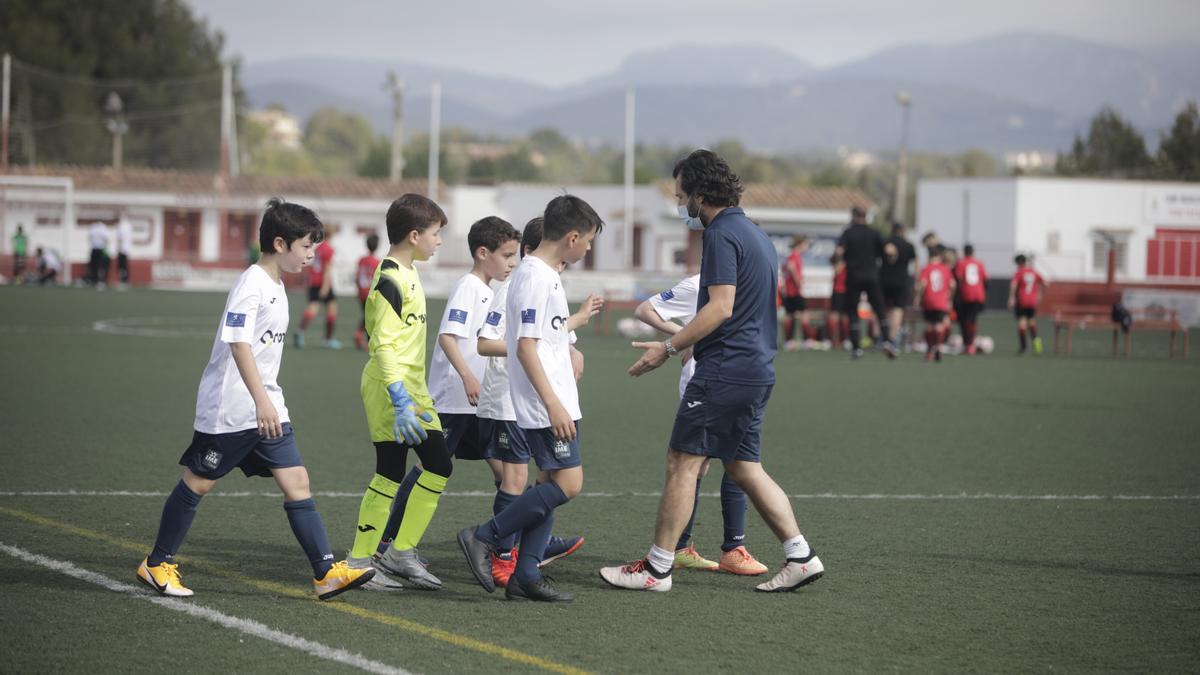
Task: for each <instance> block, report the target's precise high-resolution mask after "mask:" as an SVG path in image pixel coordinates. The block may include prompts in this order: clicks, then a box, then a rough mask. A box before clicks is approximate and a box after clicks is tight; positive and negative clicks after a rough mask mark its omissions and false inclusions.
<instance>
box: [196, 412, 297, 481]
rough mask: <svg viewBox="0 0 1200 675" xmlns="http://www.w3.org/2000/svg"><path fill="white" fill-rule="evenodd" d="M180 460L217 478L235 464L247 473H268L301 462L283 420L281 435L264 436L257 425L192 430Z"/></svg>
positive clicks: (255, 474)
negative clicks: (225, 431) (231, 429)
mask: <svg viewBox="0 0 1200 675" xmlns="http://www.w3.org/2000/svg"><path fill="white" fill-rule="evenodd" d="M179 463H180V465H182V466H185V467H187V469H188V470H189V471H191V472H192V473H194V474H196V475H197V476H200V477H201V478H207V479H209V480H216V479H218V478H220V477H222V476H224V475H225V474H227V473H229V472H230V471H233V470H234V469H235V468H239V469H241V470H242V473H244V474H246V475H247V476H270V475H271V469H286V468H288V467H292V466H304V462H303V461H301V459H300V448H298V447H296V436H295V434H293V433H292V425H291V423H289V422H284V423H283V435H282V436H280V437H279V438H270V439H268V438H263V436H262V434H260V433H259V432H258V429H246V430H245V431H235V432H233V433H228V434H206V433H204V432H203V431H196V432H193V434H192V444H191V445H189V446H188V448H187V450H184V451H183V456H182V457H180V458H179Z"/></svg>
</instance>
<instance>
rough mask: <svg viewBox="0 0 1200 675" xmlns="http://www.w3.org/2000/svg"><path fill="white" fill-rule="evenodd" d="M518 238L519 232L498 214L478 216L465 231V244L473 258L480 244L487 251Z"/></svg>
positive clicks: (519, 236)
mask: <svg viewBox="0 0 1200 675" xmlns="http://www.w3.org/2000/svg"><path fill="white" fill-rule="evenodd" d="M520 238H521V233H520V232H517V228H515V227H513V226H512V224H511V223H509V222H508V221H507V220H505V219H503V218H500V217H498V216H488V217H486V218H480V219H479V220H477V221H475V224H474V225H472V226H471V231H470V232H468V233H467V246H469V247H470V249H471V257H472V258H474V257H475V251H478V250H479V247H480V246H482V247H484V248H486V249H487V250H488V251H495V250H496V249H498V248H500V247H501V246H503V245H504V244H507V243H508V242H510V241H517V240H519V239H520Z"/></svg>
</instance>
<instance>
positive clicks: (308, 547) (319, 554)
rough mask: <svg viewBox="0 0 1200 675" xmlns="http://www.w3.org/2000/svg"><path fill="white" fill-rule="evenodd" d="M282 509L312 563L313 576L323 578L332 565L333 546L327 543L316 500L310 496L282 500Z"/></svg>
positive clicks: (326, 535)
mask: <svg viewBox="0 0 1200 675" xmlns="http://www.w3.org/2000/svg"><path fill="white" fill-rule="evenodd" d="M283 510H284V511H286V512H287V519H288V524H290V525H291V526H292V534H294V535H296V541H298V542H300V547H301V548H303V549H304V554H305V555H307V556H308V562H309V563H311V564H312V568H313V578H314V579H324V578H325V574H326V573H327V572H329V568H330V567H333V547H332V546H330V545H329V535H328V534H326V533H325V523H323V522H322V521H321V514H319V513H317V502H316V501H315V500H313V498H312V497H309V498H308V499H297V500H296V501H294V502H284V503H283Z"/></svg>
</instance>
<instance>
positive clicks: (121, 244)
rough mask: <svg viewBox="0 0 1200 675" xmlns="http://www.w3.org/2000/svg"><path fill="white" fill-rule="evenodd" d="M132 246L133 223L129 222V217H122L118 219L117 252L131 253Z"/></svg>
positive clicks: (122, 253)
mask: <svg viewBox="0 0 1200 675" xmlns="http://www.w3.org/2000/svg"><path fill="white" fill-rule="evenodd" d="M132 247H133V223H131V222H129V219H128V218H121V219H120V220H118V221H117V253H120V254H121V255H129V249H130V248H132Z"/></svg>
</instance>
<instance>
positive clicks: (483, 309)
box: [429, 273, 492, 415]
mask: <svg viewBox="0 0 1200 675" xmlns="http://www.w3.org/2000/svg"><path fill="white" fill-rule="evenodd" d="M491 302H492V289H491V288H490V287H488V285H487V284H485V283H484V282H483V280H482V279H480V278H479V277H477V276H475V275H474V274H470V273H468V274H467V275H466V276H464V277H463V278H461V279H459V280H458V283H456V284H454V290H453V291H451V292H450V299H449V300H447V301H446V310H445V311H444V312H443V313H442V323H441V325H440V326H439V327H438V336H439V337H441V336H442V335H443V334H449V335H453V336H454V339H455V341H457V342H458V351H459V352H461V353H462V355H463V358H464V359H465V360H466V362H467V366H468V367H469V368H470V369H471V372H472V373H474V374H475V379H476V380H482V379H483V369H484V366H486V365H487V359H485V358H484V357H482V356H480V355H479V352H478V350H476V343H478V341H479V329H480V327H482V326H483V320H484V318H486V316H487V309H488V305H490V304H491ZM429 394H430V396H432V397H433V405H434V407H435V408H437V411H438V412H439V413H469V414H472V415H474V414H475V406H473V405H471V404H470V403H469V402H467V392H466V391H465V390H464V389H463V381H462V377H461V376H460V375H459V374H458V371H457V370H455V369H454V366H453V365H451V364H450V359H448V358H446V352H444V351H442V345H441V344H440V343H434V347H433V359H432V360H431V361H430V363H429Z"/></svg>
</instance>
